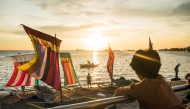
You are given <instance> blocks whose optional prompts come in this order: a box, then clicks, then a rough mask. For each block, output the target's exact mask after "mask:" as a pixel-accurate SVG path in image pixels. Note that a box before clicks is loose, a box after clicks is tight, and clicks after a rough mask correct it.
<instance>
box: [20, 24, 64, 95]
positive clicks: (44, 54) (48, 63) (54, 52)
mask: <svg viewBox="0 0 190 109" xmlns="http://www.w3.org/2000/svg"><path fill="white" fill-rule="evenodd" d="M23 28H24V30H25V31H26V33H27V34H28V36H29V37H30V39H31V41H32V44H33V47H34V51H35V56H34V58H33V59H32V60H31V61H29V62H27V63H25V64H23V65H21V66H17V68H18V69H19V70H22V71H24V72H26V73H27V74H30V75H32V76H34V77H35V78H37V79H40V80H41V81H43V82H45V83H46V84H48V85H50V86H52V87H54V88H55V89H57V90H59V91H60V86H61V84H60V83H61V82H60V71H59V48H60V44H61V40H59V39H57V38H56V37H53V36H50V35H48V34H45V33H42V32H40V31H37V30H34V29H31V28H29V27H27V26H25V25H23Z"/></svg>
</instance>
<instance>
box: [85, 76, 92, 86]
mask: <svg viewBox="0 0 190 109" xmlns="http://www.w3.org/2000/svg"><path fill="white" fill-rule="evenodd" d="M86 79H87V84H88V88H89V86H90V87H91V81H92V77H91V76H90V73H88V75H87V78H86Z"/></svg>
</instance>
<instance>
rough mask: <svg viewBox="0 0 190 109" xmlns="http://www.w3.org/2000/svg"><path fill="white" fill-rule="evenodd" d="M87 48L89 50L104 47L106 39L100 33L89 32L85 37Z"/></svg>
mask: <svg viewBox="0 0 190 109" xmlns="http://www.w3.org/2000/svg"><path fill="white" fill-rule="evenodd" d="M85 43H86V45H87V48H88V49H90V50H101V49H104V48H106V44H107V40H106V38H104V37H102V35H101V34H100V33H96V34H91V35H89V37H88V38H86V39H85Z"/></svg>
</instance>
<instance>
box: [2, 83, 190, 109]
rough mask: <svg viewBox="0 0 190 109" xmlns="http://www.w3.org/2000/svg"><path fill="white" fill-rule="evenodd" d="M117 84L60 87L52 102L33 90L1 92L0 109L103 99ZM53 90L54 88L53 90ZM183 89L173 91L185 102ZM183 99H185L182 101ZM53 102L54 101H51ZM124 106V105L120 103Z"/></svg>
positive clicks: (130, 104) (135, 103) (29, 107)
mask: <svg viewBox="0 0 190 109" xmlns="http://www.w3.org/2000/svg"><path fill="white" fill-rule="evenodd" d="M168 83H169V84H171V87H172V86H178V85H183V84H186V83H185V81H172V82H171V81H168ZM117 87H118V86H114V87H113V88H110V87H106V85H105V86H104V85H102V86H101V88H100V87H98V86H95V85H94V86H93V87H92V88H88V87H82V88H80V87H78V86H75V87H71V88H69V89H65V88H62V94H63V95H62V98H63V102H60V100H61V99H60V98H61V96H60V95H61V94H60V92H59V94H58V96H57V97H56V98H55V99H54V100H52V101H51V102H52V103H50V102H49V103H46V102H44V101H43V100H41V99H38V98H36V97H35V92H34V91H32V90H27V92H26V93H25V94H21V93H16V92H15V93H14V92H13V94H12V95H11V94H9V93H7V94H5V93H4V94H2V93H0V108H1V109H13V108H14V109H33V108H34V107H32V106H29V104H27V103H29V102H30V103H32V104H34V105H38V106H41V107H43V108H50V107H55V106H60V105H68V104H73V103H80V102H86V101H91V100H96V99H103V98H109V97H112V96H113V93H114V91H115V89H116V88H117ZM53 91H55V90H53ZM184 92H185V90H183V91H179V92H175V93H176V95H177V96H179V97H180V98H181V99H182V102H184V103H185V104H187V103H189V102H190V101H189V100H187V99H186V98H185V94H184ZM184 100H185V101H184ZM53 102H54V103H53ZM122 106H124V105H122ZM125 107H129V108H137V107H138V102H133V103H128V104H126V105H125Z"/></svg>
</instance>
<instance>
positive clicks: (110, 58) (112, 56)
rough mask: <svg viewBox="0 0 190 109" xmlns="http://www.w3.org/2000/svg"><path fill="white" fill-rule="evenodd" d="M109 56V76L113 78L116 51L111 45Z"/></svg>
mask: <svg viewBox="0 0 190 109" xmlns="http://www.w3.org/2000/svg"><path fill="white" fill-rule="evenodd" d="M108 50H109V56H108V62H107V71H108V73H109V76H110V78H111V79H113V63H114V53H113V51H112V49H111V47H110V46H109V48H108Z"/></svg>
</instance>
